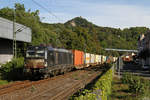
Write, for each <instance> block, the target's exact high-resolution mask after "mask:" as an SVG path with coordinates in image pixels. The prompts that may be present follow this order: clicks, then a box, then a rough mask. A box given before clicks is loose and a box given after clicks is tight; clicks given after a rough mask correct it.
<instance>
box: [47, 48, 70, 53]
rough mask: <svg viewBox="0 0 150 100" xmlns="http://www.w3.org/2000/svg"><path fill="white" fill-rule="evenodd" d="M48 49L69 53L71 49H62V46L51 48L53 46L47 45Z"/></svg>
mask: <svg viewBox="0 0 150 100" xmlns="http://www.w3.org/2000/svg"><path fill="white" fill-rule="evenodd" d="M47 48H48V50H50V51H58V52H67V53H71V51H69V50H67V49H62V48H53V47H47Z"/></svg>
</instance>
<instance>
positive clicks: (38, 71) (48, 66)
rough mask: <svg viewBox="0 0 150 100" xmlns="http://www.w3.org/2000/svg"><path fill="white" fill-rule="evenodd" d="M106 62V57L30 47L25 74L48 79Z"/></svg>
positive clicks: (76, 51)
mask: <svg viewBox="0 0 150 100" xmlns="http://www.w3.org/2000/svg"><path fill="white" fill-rule="evenodd" d="M113 58H114V59H113V60H112V61H115V57H113ZM109 60H110V59H109ZM104 62H107V57H106V56H104V55H95V54H90V53H85V52H83V51H79V50H67V49H60V48H53V47H49V46H30V47H28V48H27V51H26V58H25V67H24V73H25V74H28V75H31V76H33V77H35V76H38V77H42V78H47V77H49V76H54V75H57V74H62V73H65V72H68V71H71V70H73V69H82V68H85V67H89V66H93V65H97V64H102V63H104ZM109 62H110V61H109Z"/></svg>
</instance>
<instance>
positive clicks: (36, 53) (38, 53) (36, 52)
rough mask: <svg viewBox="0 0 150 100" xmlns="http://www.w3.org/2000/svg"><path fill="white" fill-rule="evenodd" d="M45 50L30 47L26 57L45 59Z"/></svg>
mask: <svg viewBox="0 0 150 100" xmlns="http://www.w3.org/2000/svg"><path fill="white" fill-rule="evenodd" d="M44 56H45V49H44V48H40V47H29V48H28V50H27V52H26V57H40V58H41V57H42V58H43V57H44Z"/></svg>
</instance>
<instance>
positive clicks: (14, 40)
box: [13, 9, 17, 58]
mask: <svg viewBox="0 0 150 100" xmlns="http://www.w3.org/2000/svg"><path fill="white" fill-rule="evenodd" d="M15 18H16V11H15V9H14V10H13V57H14V58H16V57H17V44H16V25H15V22H16V19H15Z"/></svg>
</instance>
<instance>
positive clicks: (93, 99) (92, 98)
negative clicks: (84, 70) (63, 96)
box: [70, 66, 113, 100]
mask: <svg viewBox="0 0 150 100" xmlns="http://www.w3.org/2000/svg"><path fill="white" fill-rule="evenodd" d="M105 67H106V66H105ZM108 68H109V66H108ZM112 78H113V71H112V69H111V68H109V70H107V71H106V72H105V73H104V74H103V75H102V76H101V77H100V79H98V81H97V82H96V83H95V85H94V86H93V88H92V89H91V90H87V89H84V90H82V91H79V96H72V97H71V98H70V99H71V100H99V99H100V100H107V99H108V97H109V96H110V94H111V84H112Z"/></svg>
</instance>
